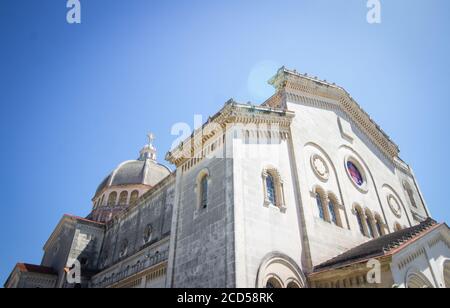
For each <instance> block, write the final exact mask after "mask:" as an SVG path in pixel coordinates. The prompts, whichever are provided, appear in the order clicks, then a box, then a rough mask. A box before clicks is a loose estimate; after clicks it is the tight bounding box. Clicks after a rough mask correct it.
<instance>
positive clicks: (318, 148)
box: [305, 142, 350, 229]
mask: <svg viewBox="0 0 450 308" xmlns="http://www.w3.org/2000/svg"><path fill="white" fill-rule="evenodd" d="M307 147H311V148H313V149H315V150H316V151H317V152H319V153H320V154H321V155H322V156H323V158H325V160H326V162H327V163H328V164H329V169H330V170H331V171H332V172H331V173H333V175H331V174H330V177H331V176H332V177H334V179H335V181H336V185H337V189H338V195H339V197H340V200H342V204H341V206H342V210H343V217H344V219H345V221H346V223H347V228H348V229H350V220H349V213H348V210H347V208H346V207H345V204H344V195H343V193H342V185H341V180H340V178H339V176H338V172H337V168H336V165H335V163H334V162H333V160H332V159H331V156H330V155H328V153H327V151H325V149H324V148H322V147H321V146H320V145H318V144H317V143H315V142H308V143H306V144H305V148H307ZM341 219H342V218H341ZM344 219H342V227H343V228H344Z"/></svg>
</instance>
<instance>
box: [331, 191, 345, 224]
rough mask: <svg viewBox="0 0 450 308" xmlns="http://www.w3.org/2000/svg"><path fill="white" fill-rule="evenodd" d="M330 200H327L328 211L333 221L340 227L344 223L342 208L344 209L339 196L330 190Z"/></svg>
mask: <svg viewBox="0 0 450 308" xmlns="http://www.w3.org/2000/svg"><path fill="white" fill-rule="evenodd" d="M327 195H328V200H327V208H328V211H329V212H330V220H331V222H332V223H335V224H336V226H338V227H341V228H342V227H343V226H344V224H343V222H342V217H341V210H342V205H341V203H340V202H339V199H338V197H337V196H336V195H335V194H334V193H333V192H330V191H329V192H328V193H327ZM332 210H333V211H334V213H335V220H336V221H335V222H333V215H332V212H331V211H332Z"/></svg>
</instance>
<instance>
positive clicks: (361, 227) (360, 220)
mask: <svg viewBox="0 0 450 308" xmlns="http://www.w3.org/2000/svg"><path fill="white" fill-rule="evenodd" d="M355 214H356V220H357V221H358V226H359V231H360V232H361V234H362V235H364V236H365V235H366V232H365V230H364V219H363V215H364V214H363V212H362V210H361V208H359V207H358V208H356V209H355Z"/></svg>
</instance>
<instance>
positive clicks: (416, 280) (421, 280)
mask: <svg viewBox="0 0 450 308" xmlns="http://www.w3.org/2000/svg"><path fill="white" fill-rule="evenodd" d="M406 285H407V288H408V289H433V285H432V284H431V282H430V281H429V280H428V279H427V278H426V277H425V276H424V275H423V274H422V273H413V274H410V275H408V278H407V283H406Z"/></svg>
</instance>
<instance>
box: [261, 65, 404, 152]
mask: <svg viewBox="0 0 450 308" xmlns="http://www.w3.org/2000/svg"><path fill="white" fill-rule="evenodd" d="M269 83H270V84H271V85H273V86H274V87H275V88H276V89H277V92H278V93H283V94H282V95H278V96H274V98H273V99H272V100H271V101H269V102H268V103H270V102H273V100H274V99H276V98H278V99H279V98H280V97H284V99H286V98H287V97H288V96H290V95H294V96H295V95H300V96H301V95H302V94H305V93H306V94H309V95H313V96H318V97H321V98H325V99H326V100H333V101H336V102H337V103H338V106H339V108H341V109H342V111H343V112H345V113H346V114H347V115H348V116H349V117H350V118H351V119H352V120H353V121H354V122H355V123H356V124H357V125H358V127H359V128H360V129H361V131H363V132H364V133H365V134H366V135H367V136H368V137H369V138H370V139H371V141H372V142H373V143H374V144H375V145H376V146H377V147H378V148H380V150H381V151H382V152H383V153H385V155H386V156H388V157H390V158H391V159H393V158H394V157H398V154H399V152H400V151H399V148H398V146H397V145H396V144H395V143H394V142H393V141H392V140H391V139H390V138H389V136H388V135H387V134H386V133H385V132H384V131H383V130H382V129H381V128H380V127H379V126H378V125H377V124H376V123H375V121H373V120H372V119H371V118H370V116H369V115H368V114H367V113H366V112H365V111H364V110H363V109H362V108H361V106H360V105H359V104H358V103H357V102H356V101H355V100H353V98H352V97H351V96H350V94H349V93H348V92H347V91H346V90H345V89H344V88H342V87H339V86H337V85H335V84H330V83H328V82H326V81H321V80H318V79H315V78H311V77H308V76H307V75H301V74H299V73H297V72H296V71H290V70H287V69H285V68H284V67H283V68H281V69H280V70H279V71H278V73H277V74H276V75H275V76H274V77H273V78H272V79H271V80H270V81H269ZM278 104H283V103H279V102H278ZM284 104H285V102H284Z"/></svg>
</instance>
